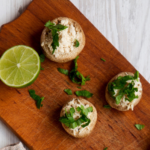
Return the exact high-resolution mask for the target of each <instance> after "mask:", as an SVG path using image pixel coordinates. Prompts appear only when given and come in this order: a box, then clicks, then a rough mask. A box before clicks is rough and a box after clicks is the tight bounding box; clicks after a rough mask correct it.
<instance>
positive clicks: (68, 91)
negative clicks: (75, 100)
mask: <svg viewBox="0 0 150 150" xmlns="http://www.w3.org/2000/svg"><path fill="white" fill-rule="evenodd" d="M64 92H66V93H67V94H68V95H72V91H71V90H70V89H65V90H64Z"/></svg>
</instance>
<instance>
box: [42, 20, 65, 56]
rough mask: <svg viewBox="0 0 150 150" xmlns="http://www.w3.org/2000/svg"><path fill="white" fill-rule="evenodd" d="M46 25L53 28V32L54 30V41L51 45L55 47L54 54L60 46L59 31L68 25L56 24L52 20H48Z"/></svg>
mask: <svg viewBox="0 0 150 150" xmlns="http://www.w3.org/2000/svg"><path fill="white" fill-rule="evenodd" d="M45 27H47V28H49V29H50V30H51V32H52V37H53V42H52V44H51V46H52V48H53V52H52V54H54V52H55V50H56V48H57V47H59V35H58V32H59V31H62V30H64V29H66V28H68V27H67V26H64V25H61V24H57V25H55V24H54V23H52V22H51V21H48V22H46V24H45Z"/></svg>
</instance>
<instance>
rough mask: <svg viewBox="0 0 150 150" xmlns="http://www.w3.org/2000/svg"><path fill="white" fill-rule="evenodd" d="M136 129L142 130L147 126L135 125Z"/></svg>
mask: <svg viewBox="0 0 150 150" xmlns="http://www.w3.org/2000/svg"><path fill="white" fill-rule="evenodd" d="M135 127H136V128H137V129H138V130H142V129H143V128H144V127H145V125H142V124H135Z"/></svg>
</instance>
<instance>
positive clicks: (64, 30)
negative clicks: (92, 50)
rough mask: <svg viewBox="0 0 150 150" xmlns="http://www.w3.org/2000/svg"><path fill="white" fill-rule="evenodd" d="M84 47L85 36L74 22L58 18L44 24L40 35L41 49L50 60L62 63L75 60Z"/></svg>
mask: <svg viewBox="0 0 150 150" xmlns="http://www.w3.org/2000/svg"><path fill="white" fill-rule="evenodd" d="M84 45H85V35H84V32H83V30H82V28H81V26H80V25H79V24H78V23H77V22H76V21H74V20H72V19H70V18H67V17H59V18H56V19H54V20H53V21H48V22H47V23H46V24H45V28H44V30H43V32H42V35H41V47H42V49H43V51H44V54H45V55H46V57H47V58H49V59H50V60H52V61H55V62H59V63H64V62H68V61H70V60H72V59H75V58H76V57H77V56H78V55H79V53H80V52H81V51H82V50H83V48H84Z"/></svg>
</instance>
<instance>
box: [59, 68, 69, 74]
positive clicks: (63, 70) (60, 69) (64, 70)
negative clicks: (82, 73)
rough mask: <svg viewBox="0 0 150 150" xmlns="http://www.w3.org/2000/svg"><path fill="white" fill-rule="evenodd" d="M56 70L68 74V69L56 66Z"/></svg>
mask: <svg viewBox="0 0 150 150" xmlns="http://www.w3.org/2000/svg"><path fill="white" fill-rule="evenodd" d="M57 70H58V71H59V72H60V73H62V74H65V75H68V70H66V69H62V68H57Z"/></svg>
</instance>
